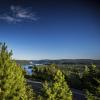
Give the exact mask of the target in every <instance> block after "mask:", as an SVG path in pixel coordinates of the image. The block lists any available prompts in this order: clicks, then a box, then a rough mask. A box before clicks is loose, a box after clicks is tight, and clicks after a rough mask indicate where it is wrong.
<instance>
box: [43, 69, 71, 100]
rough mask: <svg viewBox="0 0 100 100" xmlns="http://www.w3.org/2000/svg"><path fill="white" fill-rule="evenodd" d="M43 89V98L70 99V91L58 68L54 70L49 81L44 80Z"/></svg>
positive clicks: (45, 99) (54, 99) (48, 99)
mask: <svg viewBox="0 0 100 100" xmlns="http://www.w3.org/2000/svg"><path fill="white" fill-rule="evenodd" d="M53 68H54V67H53ZM43 91H44V93H43V94H44V100H72V92H71V90H70V89H69V87H68V85H67V83H66V82H65V78H64V75H63V74H62V72H61V71H60V70H59V69H58V70H57V71H56V72H55V74H54V76H53V80H52V81H51V82H47V81H45V83H44V84H43Z"/></svg>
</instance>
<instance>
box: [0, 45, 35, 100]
mask: <svg viewBox="0 0 100 100" xmlns="http://www.w3.org/2000/svg"><path fill="white" fill-rule="evenodd" d="M33 99H34V98H33V92H32V90H31V89H30V87H29V86H27V84H26V81H25V79H24V76H23V72H22V69H21V67H20V66H18V65H17V64H16V63H15V61H14V60H12V52H8V50H7V46H6V45H5V43H4V44H0V100H33Z"/></svg>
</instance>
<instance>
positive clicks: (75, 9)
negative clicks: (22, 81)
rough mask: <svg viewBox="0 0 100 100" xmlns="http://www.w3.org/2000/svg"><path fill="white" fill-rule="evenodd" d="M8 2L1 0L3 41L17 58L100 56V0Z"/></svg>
mask: <svg viewBox="0 0 100 100" xmlns="http://www.w3.org/2000/svg"><path fill="white" fill-rule="evenodd" d="M5 1H7V0H1V1H0V2H1V3H0V5H1V6H0V41H1V42H6V43H7V45H8V48H9V49H12V50H13V58H15V59H33V60H35V59H100V29H99V26H100V19H99V18H100V12H99V11H100V7H99V4H100V3H99V1H98V0H92V2H90V1H89V0H82V1H80V0H76V1H75V0H74V1H73V0H71V1H70V0H42V1H41V0H33V1H28V0H15V1H13V0H10V2H7V3H6V4H5ZM14 13H16V14H14Z"/></svg>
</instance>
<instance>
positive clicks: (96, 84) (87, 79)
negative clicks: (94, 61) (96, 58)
mask: <svg viewBox="0 0 100 100" xmlns="http://www.w3.org/2000/svg"><path fill="white" fill-rule="evenodd" d="M99 74H100V73H97V72H96V66H95V65H91V66H89V67H88V70H85V71H84V73H83V78H82V81H83V86H84V89H86V90H87V91H88V92H87V96H88V98H90V99H89V100H92V98H94V96H97V97H100V77H99ZM93 95H94V96H93ZM93 100H95V99H93Z"/></svg>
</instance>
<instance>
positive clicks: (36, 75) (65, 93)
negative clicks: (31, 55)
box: [0, 43, 100, 100]
mask: <svg viewBox="0 0 100 100" xmlns="http://www.w3.org/2000/svg"><path fill="white" fill-rule="evenodd" d="M19 62H20V61H19ZM25 62H27V61H23V62H20V63H21V64H22V63H25ZM43 62H44V63H45V61H44V60H43ZM49 62H50V61H49ZM54 62H56V64H45V65H41V66H35V67H33V74H32V75H31V76H29V75H26V72H25V71H24V70H23V69H22V68H21V66H19V64H16V61H14V60H13V59H12V51H11V52H9V51H8V50H7V46H6V45H5V43H4V44H0V100H72V92H71V90H70V88H74V89H78V90H82V91H85V94H86V98H87V100H100V67H99V66H100V65H97V66H96V65H94V64H90V63H89V62H88V63H87V65H84V64H82V63H79V62H78V63H79V64H75V63H71V64H66V63H64V60H61V62H60V63H58V61H54ZM27 63H28V62H27ZM40 63H42V62H41V61H40ZM61 63H62V64H61ZM84 63H86V61H84ZM98 64H99V62H98ZM25 78H27V79H33V80H37V81H41V82H42V83H43V84H42V91H41V92H42V93H41V95H38V94H35V93H34V92H33V90H32V89H31V87H30V86H29V85H28V84H27V82H26V79H25Z"/></svg>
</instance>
